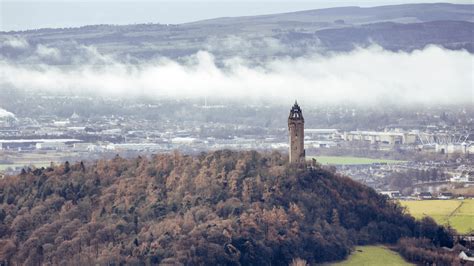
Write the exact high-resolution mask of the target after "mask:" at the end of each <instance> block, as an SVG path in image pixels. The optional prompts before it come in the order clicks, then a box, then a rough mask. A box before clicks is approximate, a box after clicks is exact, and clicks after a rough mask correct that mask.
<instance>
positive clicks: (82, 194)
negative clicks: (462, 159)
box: [0, 150, 453, 265]
mask: <svg viewBox="0 0 474 266" xmlns="http://www.w3.org/2000/svg"><path fill="white" fill-rule="evenodd" d="M287 161H288V157H287V156H284V155H282V154H280V153H277V152H273V153H268V154H262V153H258V152H254V151H246V152H234V151H228V150H224V151H215V152H210V153H202V154H200V155H195V156H191V155H183V154H180V153H178V152H175V153H172V154H162V155H155V156H152V157H150V158H148V157H138V158H135V159H123V158H121V157H119V156H116V157H115V158H114V159H112V160H99V161H96V162H86V163H83V162H79V163H76V164H69V163H68V162H66V163H64V164H62V165H58V166H54V165H53V166H51V167H49V168H46V169H44V168H42V169H25V170H24V171H23V172H22V173H21V174H20V175H18V176H10V177H5V178H4V179H2V180H0V263H1V261H3V262H4V263H6V264H8V265H18V264H26V265H41V264H44V265H51V264H53V265H57V264H61V265H73V264H76V265H92V264H100V265H120V264H131V265H143V264H148V265H149V264H186V265H218V264H220V265H270V264H272V265H288V264H289V263H291V261H292V260H294V259H301V260H305V261H307V262H308V263H310V264H313V263H319V262H325V261H332V260H341V259H344V258H346V257H347V256H348V254H349V253H350V252H351V249H352V248H353V247H354V245H356V244H371V243H392V244H395V243H397V242H398V243H399V245H400V243H401V244H403V243H408V244H410V243H414V242H413V241H415V240H410V239H415V238H414V237H416V238H419V239H421V237H423V241H425V242H429V245H430V246H432V247H440V246H448V247H452V245H453V239H452V236H451V234H450V232H449V230H448V229H446V228H444V227H441V226H438V225H436V224H435V223H434V222H432V220H431V221H430V220H429V219H425V220H423V221H421V222H418V221H415V219H414V218H413V217H411V216H409V215H407V214H405V211H404V209H403V208H402V207H400V206H399V205H397V204H395V203H393V202H391V201H389V200H387V198H385V197H384V196H381V195H379V194H377V193H376V192H375V191H374V190H373V189H371V188H368V187H366V186H364V185H361V184H359V183H357V182H355V181H352V180H351V179H349V178H347V177H343V176H340V175H338V174H336V173H334V172H333V171H331V170H328V169H324V168H322V167H319V166H317V165H315V166H314V167H310V168H308V167H304V166H303V165H289V164H288V163H287ZM400 239H402V240H403V241H404V242H403V241H402V242H399V240H400ZM404 239H405V240H404ZM410 241H411V242H410ZM405 252H406V253H407V254H411V253H410V252H411V249H410V248H409V247H407V248H406V250H405ZM407 256H408V255H407Z"/></svg>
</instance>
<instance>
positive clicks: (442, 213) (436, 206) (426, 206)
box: [400, 199, 474, 234]
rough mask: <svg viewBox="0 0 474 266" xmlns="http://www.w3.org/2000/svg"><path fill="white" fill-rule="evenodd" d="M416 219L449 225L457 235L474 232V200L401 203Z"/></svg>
mask: <svg viewBox="0 0 474 266" xmlns="http://www.w3.org/2000/svg"><path fill="white" fill-rule="evenodd" d="M400 203H401V204H402V206H406V207H407V209H408V212H410V214H411V215H413V216H414V217H415V218H417V219H421V218H422V217H424V216H430V217H432V218H433V219H434V220H435V221H436V222H437V223H439V224H445V225H447V224H449V225H451V227H453V228H454V229H456V231H458V232H459V233H462V234H464V233H468V232H470V231H472V230H474V200H472V199H466V200H420V201H401V202H400Z"/></svg>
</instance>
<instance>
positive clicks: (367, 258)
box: [331, 246, 414, 266]
mask: <svg viewBox="0 0 474 266" xmlns="http://www.w3.org/2000/svg"><path fill="white" fill-rule="evenodd" d="M331 265H335V266H337V265H366V266H371V265H374V266H375V265H376V266H378V265H387V266H388V265H390V266H393V265H397V266H398V265H414V264H411V263H408V262H406V261H405V260H404V259H403V258H402V257H401V256H400V255H399V254H398V253H396V252H394V251H391V250H390V249H388V248H386V247H384V246H357V247H356V249H355V251H354V252H353V253H352V254H351V255H350V256H349V258H348V259H347V260H345V261H341V262H338V263H334V264H331Z"/></svg>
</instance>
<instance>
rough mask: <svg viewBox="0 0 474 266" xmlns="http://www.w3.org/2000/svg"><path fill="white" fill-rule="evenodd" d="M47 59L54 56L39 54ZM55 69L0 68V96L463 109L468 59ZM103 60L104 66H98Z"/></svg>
mask: <svg viewBox="0 0 474 266" xmlns="http://www.w3.org/2000/svg"><path fill="white" fill-rule="evenodd" d="M43 48H44V49H43V51H38V52H41V53H43V54H44V56H48V57H51V56H52V57H59V56H60V53H59V52H56V50H52V49H51V48H46V47H43ZM96 56H97V57H100V59H101V60H100V61H101V62H102V63H101V64H99V65H97V64H88V65H68V66H57V65H56V66H55V65H48V64H24V63H22V64H18V63H15V62H12V61H8V60H6V59H2V60H0V78H1V79H0V89H1V88H17V89H28V90H30V89H38V90H44V91H51V92H53V93H57V92H61V93H64V92H67V93H71V94H75V95H98V96H102V97H107V96H114V97H127V98H128V97H134V96H137V97H138V96H146V97H153V98H156V99H160V98H191V99H192V98H203V97H208V98H219V99H231V100H253V101H260V100H263V101H265V102H267V103H268V102H274V103H287V102H288V101H292V100H294V99H295V98H297V99H299V100H300V101H302V102H304V103H305V104H325V103H331V104H334V103H342V102H345V103H356V104H384V103H387V102H390V103H401V104H405V103H409V104H413V103H423V104H458V103H459V104H465V103H467V104H469V103H472V102H473V100H474V99H473V76H474V70H473V62H474V55H472V54H470V53H468V52H466V51H452V50H446V49H443V48H440V47H435V46H429V47H427V48H425V49H423V50H416V51H413V52H410V53H407V52H391V51H387V50H383V49H382V48H380V47H378V46H372V47H369V48H367V49H356V50H353V51H352V52H347V53H338V54H331V55H321V54H313V55H309V56H304V57H299V58H278V59H270V60H267V61H265V62H262V63H261V64H259V65H258V66H256V65H255V64H253V63H250V62H248V61H246V60H244V59H241V58H238V57H235V58H229V59H227V60H225V61H224V63H223V66H221V65H220V64H219V66H218V64H216V62H215V60H214V57H213V55H212V54H210V53H209V52H204V51H203V52H199V53H197V54H195V55H193V56H191V57H189V58H187V59H186V60H182V61H180V62H177V61H173V60H168V59H160V60H155V61H151V62H150V61H148V62H143V63H141V64H128V63H123V62H119V61H115V60H113V59H110V58H109V57H107V56H106V55H102V54H100V53H97V54H96ZM104 60H105V61H106V63H105V64H104V63H103V62H104Z"/></svg>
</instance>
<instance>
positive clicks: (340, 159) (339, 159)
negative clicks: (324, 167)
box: [309, 156, 404, 165]
mask: <svg viewBox="0 0 474 266" xmlns="http://www.w3.org/2000/svg"><path fill="white" fill-rule="evenodd" d="M312 158H315V159H316V161H317V162H319V163H320V164H334V165H343V164H352V165H354V164H373V163H387V164H394V163H403V162H404V161H397V160H388V159H373V158H364V157H351V156H312V157H309V159H310V160H311V159H312Z"/></svg>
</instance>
